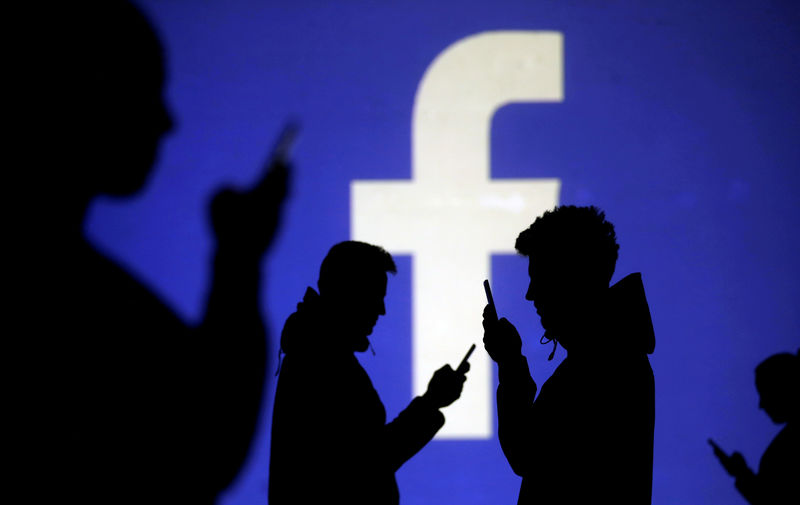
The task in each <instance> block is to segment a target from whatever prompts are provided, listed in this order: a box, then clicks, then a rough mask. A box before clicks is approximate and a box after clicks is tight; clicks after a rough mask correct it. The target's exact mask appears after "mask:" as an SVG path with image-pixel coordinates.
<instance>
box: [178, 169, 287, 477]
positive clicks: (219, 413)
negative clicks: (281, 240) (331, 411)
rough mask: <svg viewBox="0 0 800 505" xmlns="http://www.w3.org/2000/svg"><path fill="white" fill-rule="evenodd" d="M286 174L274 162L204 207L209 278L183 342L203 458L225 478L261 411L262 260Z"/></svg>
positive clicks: (263, 343)
mask: <svg viewBox="0 0 800 505" xmlns="http://www.w3.org/2000/svg"><path fill="white" fill-rule="evenodd" d="M274 163H279V162H274ZM287 179H288V167H287V166H286V165H285V164H282V163H280V164H279V165H277V166H273V167H270V168H269V169H268V170H267V171H266V174H265V176H264V178H263V179H262V180H261V181H259V182H258V183H257V184H256V185H255V186H254V187H253V188H251V189H249V190H247V191H236V190H232V189H226V190H223V191H221V192H220V193H218V194H217V195H216V196H215V197H214V199H213V201H212V203H211V208H210V211H211V222H212V227H213V230H214V234H215V236H216V251H215V254H214V260H213V274H212V284H211V289H210V292H209V296H208V302H207V306H206V313H205V317H204V319H203V321H202V324H201V326H200V327H199V328H198V329H197V331H196V332H195V336H194V338H195V341H193V342H188V343H187V345H188V346H190V347H192V348H193V349H194V351H195V352H196V354H195V355H194V356H193V358H194V359H195V360H196V363H193V364H190V366H191V367H193V370H194V372H195V374H196V375H197V377H196V378H195V380H194V381H193V382H194V389H195V390H196V394H197V395H198V397H197V399H196V401H197V402H198V403H199V405H198V412H197V414H198V416H199V417H201V418H200V419H193V420H192V422H196V423H199V424H201V425H202V426H203V429H204V430H206V435H207V438H205V439H204V441H203V443H202V446H203V447H202V448H199V449H198V451H200V452H201V453H202V459H203V460H204V461H206V462H208V464H209V465H211V466H218V467H219V469H218V471H216V472H213V473H216V474H218V475H221V476H222V478H223V479H224V480H225V481H228V482H229V481H230V480H231V479H232V478H233V477H234V476H235V474H236V472H237V471H238V468H239V467H240V466H241V464H242V462H243V461H244V459H245V457H246V455H247V451H248V449H249V447H250V440H251V438H252V435H253V433H254V432H255V429H256V425H257V421H258V414H259V411H260V404H261V396H262V389H263V385H264V380H265V371H266V354H267V352H266V332H265V327H264V323H263V320H262V315H261V303H260V302H261V299H260V291H261V263H262V259H263V256H264V254H265V252H266V250H267V249H268V247H269V245H270V244H271V242H272V240H273V238H274V236H275V233H276V231H277V228H278V224H279V217H280V209H281V205H282V203H283V200H284V198H285V195H286V192H287Z"/></svg>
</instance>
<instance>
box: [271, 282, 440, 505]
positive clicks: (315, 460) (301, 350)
mask: <svg viewBox="0 0 800 505" xmlns="http://www.w3.org/2000/svg"><path fill="white" fill-rule="evenodd" d="M326 319H327V318H326V317H325V311H324V308H323V306H322V304H321V299H320V297H319V294H317V293H316V292H315V291H314V290H313V289H311V288H308V289H307V290H306V294H305V297H304V298H303V301H302V302H301V303H300V304H298V306H297V311H296V312H295V313H294V314H292V315H291V316H289V318H288V319H287V321H286V324H285V326H284V328H283V333H282V334H281V348H282V350H283V351H284V352H285V353H286V356H285V357H284V359H283V362H282V364H281V369H280V377H279V379H278V387H277V391H276V394H275V406H274V410H273V418H272V442H271V449H270V450H271V457H270V475H269V503H270V504H271V505H282V504H288V503H292V504H296V503H309V504H311V503H347V504H374V505H380V504H397V503H398V502H399V493H398V489H397V482H396V480H395V477H394V474H395V472H396V471H397V470H398V469H399V468H400V466H401V465H402V464H403V463H404V462H406V461H407V460H408V459H409V458H411V457H412V456H413V455H414V454H416V453H417V452H418V451H419V450H420V449H422V447H423V446H424V445H425V444H427V443H428V442H429V441H430V440H431V439H432V438H433V436H434V435H435V434H436V432H437V431H438V430H439V428H441V427H442V425H443V424H444V416H443V415H442V413H441V412H439V410H438V409H437V408H435V406H433V405H431V404H429V403H428V401H427V400H426V399H424V398H421V397H418V398H415V399H414V400H413V401H412V402H411V403H410V404H409V406H408V407H407V408H406V409H405V410H403V412H401V413H400V414H399V415H398V417H397V418H396V419H395V420H394V421H392V422H391V423H388V424H387V423H386V411H385V409H384V406H383V403H382V402H381V400H380V398H379V396H378V393H377V392H376V391H375V389H374V388H373V386H372V382H371V381H370V379H369V377H368V376H367V373H366V371H364V369H363V368H362V367H361V365H360V364H359V362H358V360H357V359H356V357H355V356H354V354H353V351H352V350H351V349H348V348H347V341H348V339H347V338H345V335H343V334H342V333H341V331H339V330H338V329H337V328H335V327H331V326H330V324H329V323H328V321H326Z"/></svg>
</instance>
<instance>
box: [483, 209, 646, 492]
mask: <svg viewBox="0 0 800 505" xmlns="http://www.w3.org/2000/svg"><path fill="white" fill-rule="evenodd" d="M516 249H517V251H518V252H519V253H520V254H522V255H524V256H527V257H528V259H529V262H528V274H529V276H530V286H529V287H528V292H527V294H526V295H525V298H526V299H527V300H530V301H532V302H533V304H534V306H535V308H536V312H537V313H538V314H539V316H540V318H541V323H542V327H543V328H544V329H545V335H544V336H543V337H542V339H543V340H544V339H552V340H553V341H554V342H557V344H561V346H562V347H564V349H565V350H566V351H567V357H566V358H565V359H564V361H563V362H562V363H561V364H560V365H559V366H558V367H557V369H556V370H555V372H554V373H553V375H552V376H551V377H550V378H549V379H548V380H547V382H545V384H544V386H543V387H542V390H541V392H540V393H539V396H538V397H536V392H537V387H536V384H535V383H534V381H533V379H532V378H531V375H530V372H529V368H528V362H527V359H526V358H525V357H524V356H523V355H522V352H521V346H522V341H521V339H520V336H519V333H518V332H517V330H516V328H515V327H514V326H513V325H512V324H511V323H510V322H509V321H508V320H507V319H505V318H502V319H500V320H499V321H498V320H497V319H496V318H495V317H496V316H493V312H492V311H491V309H490V307H489V306H488V305H487V307H486V309H485V310H484V320H483V326H484V345H485V348H486V350H487V352H488V353H489V355H490V356H491V358H492V359H493V360H494V361H495V362H497V364H498V372H499V386H498V388H497V416H498V435H499V438H500V444H501V446H502V449H503V452H504V454H505V456H506V459H507V460H508V462H509V463H510V465H511V468H512V469H513V471H514V472H515V473H516V474H517V475H520V476H521V477H522V486H521V489H520V493H519V503H520V504H529V503H530V504H534V503H535V504H537V505H538V504H549V503H594V502H599V501H605V500H609V501H613V502H614V503H637V504H641V503H650V497H651V488H652V468H653V466H652V465H653V426H654V419H655V398H654V396H655V395H654V379H653V372H652V369H651V368H650V363H649V361H648V358H647V354H650V353H652V352H653V349H654V347H655V335H654V333H653V327H652V322H651V319H650V310H649V307H648V305H647V301H646V299H645V295H644V288H643V286H642V281H641V276H640V274H632V275H629V276H627V277H625V278H624V279H622V280H621V281H620V282H618V283H617V284H615V285H613V286H611V287H609V283H610V280H611V276H612V275H613V273H614V269H615V265H616V260H617V253H618V249H619V246H618V245H617V243H616V234H615V232H614V227H613V225H612V224H611V223H609V222H607V221H606V220H605V215H604V214H603V213H602V212H600V211H599V210H598V209H596V208H595V207H574V206H561V207H556V208H555V210H552V211H548V212H545V213H544V215H543V216H541V217H539V218H537V219H536V220H535V221H534V223H533V224H532V225H531V226H530V227H529V228H528V229H526V230H524V231H523V232H522V233H520V235H519V237H518V238H517V241H516ZM557 344H555V343H554V348H553V351H554V352H555V345H557ZM551 358H552V355H551ZM534 398H535V400H534Z"/></svg>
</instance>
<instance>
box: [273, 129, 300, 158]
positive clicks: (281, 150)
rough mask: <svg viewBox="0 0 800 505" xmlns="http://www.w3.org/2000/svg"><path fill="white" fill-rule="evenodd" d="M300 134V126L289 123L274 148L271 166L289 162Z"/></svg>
mask: <svg viewBox="0 0 800 505" xmlns="http://www.w3.org/2000/svg"><path fill="white" fill-rule="evenodd" d="M299 133H300V125H299V124H298V123H297V122H295V121H289V122H287V123H286V124H285V125H284V126H283V130H281V133H280V135H278V140H277V142H275V145H274V146H273V148H272V155H271V160H272V163H270V166H276V165H277V163H275V162H279V163H286V162H287V161H289V154H290V152H291V150H292V146H294V143H295V140H297V135H298V134H299Z"/></svg>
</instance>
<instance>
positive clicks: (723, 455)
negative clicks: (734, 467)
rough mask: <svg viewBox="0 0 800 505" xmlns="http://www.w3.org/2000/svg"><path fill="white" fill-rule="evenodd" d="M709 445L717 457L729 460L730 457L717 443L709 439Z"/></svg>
mask: <svg viewBox="0 0 800 505" xmlns="http://www.w3.org/2000/svg"><path fill="white" fill-rule="evenodd" d="M708 443H709V444H710V445H711V447H712V448H713V449H714V455H715V456H717V457H718V458H719V459H728V455H727V454H726V453H725V451H723V450H722V447H720V446H718V445H717V443H716V442H714V441H713V440H712V439H710V438H709V439H708Z"/></svg>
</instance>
